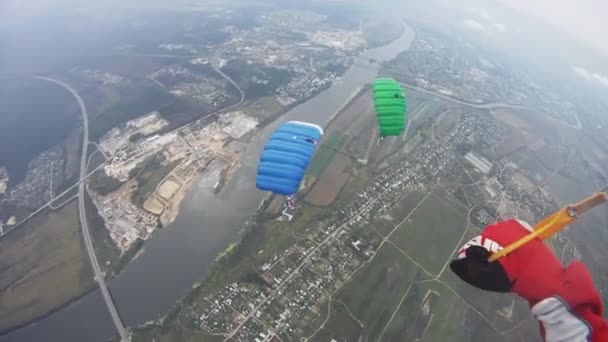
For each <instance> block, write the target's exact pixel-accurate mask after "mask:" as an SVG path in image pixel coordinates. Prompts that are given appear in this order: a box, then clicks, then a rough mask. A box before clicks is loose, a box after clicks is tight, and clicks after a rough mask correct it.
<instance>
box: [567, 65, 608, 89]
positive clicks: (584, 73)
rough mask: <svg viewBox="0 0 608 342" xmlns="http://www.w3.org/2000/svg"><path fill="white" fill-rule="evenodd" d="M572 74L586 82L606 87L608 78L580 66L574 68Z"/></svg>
mask: <svg viewBox="0 0 608 342" xmlns="http://www.w3.org/2000/svg"><path fill="white" fill-rule="evenodd" d="M574 72H576V73H577V74H578V75H579V76H580V77H582V78H584V79H585V80H587V81H593V82H598V83H599V84H601V85H603V86H604V87H608V76H605V75H602V74H599V73H597V72H591V71H589V70H587V69H586V68H583V67H580V66H577V67H574Z"/></svg>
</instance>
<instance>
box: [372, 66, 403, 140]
mask: <svg viewBox="0 0 608 342" xmlns="http://www.w3.org/2000/svg"><path fill="white" fill-rule="evenodd" d="M373 90H374V105H375V107H376V115H377V116H378V124H379V125H380V135H381V136H383V137H385V136H391V135H401V132H403V128H404V127H405V125H406V120H405V119H406V118H405V110H406V109H407V102H406V100H405V93H404V92H403V88H401V86H400V85H399V83H397V81H395V80H394V79H392V78H377V79H375V80H374V83H373Z"/></svg>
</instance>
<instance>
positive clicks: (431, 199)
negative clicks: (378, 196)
mask: <svg viewBox="0 0 608 342" xmlns="http://www.w3.org/2000/svg"><path fill="white" fill-rule="evenodd" d="M465 229H466V217H465V216H464V215H462V214H461V213H460V212H459V211H458V210H456V209H454V208H453V207H452V206H451V205H450V204H449V203H447V202H446V201H444V200H443V199H441V198H439V197H437V196H435V195H430V196H428V197H427V198H426V199H425V200H424V202H422V204H421V205H420V206H419V207H418V208H417V209H416V210H415V211H414V212H413V214H412V215H411V216H410V218H409V219H408V220H407V221H405V222H403V223H402V224H401V227H399V229H398V230H397V231H396V232H395V233H394V234H393V235H392V236H391V241H393V242H394V243H395V244H397V246H399V247H400V248H401V249H402V250H403V251H404V252H406V253H408V254H409V255H410V256H411V257H412V258H413V259H415V260H417V261H418V262H419V263H420V264H422V265H425V267H426V268H427V270H428V271H429V272H430V273H432V274H433V275H437V274H439V273H440V272H441V271H442V269H443V267H444V265H445V262H446V261H447V260H448V258H449V257H450V256H451V255H452V252H453V250H454V249H455V248H456V246H457V245H458V243H459V241H461V238H462V236H463V233H464V231H465Z"/></svg>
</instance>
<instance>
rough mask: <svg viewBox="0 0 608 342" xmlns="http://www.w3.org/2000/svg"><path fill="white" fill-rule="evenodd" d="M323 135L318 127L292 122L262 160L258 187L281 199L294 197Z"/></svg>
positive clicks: (278, 133) (277, 135)
mask: <svg viewBox="0 0 608 342" xmlns="http://www.w3.org/2000/svg"><path fill="white" fill-rule="evenodd" d="M322 135H323V129H322V128H321V127H319V126H318V125H315V124H311V123H307V122H300V121H289V122H287V123H285V124H283V125H282V126H281V127H279V128H278V129H277V130H276V131H274V132H273V133H272V134H271V135H270V138H269V139H268V142H267V143H266V145H265V146H264V151H263V152H262V154H261V156H260V162H259V164H258V173H257V176H256V180H255V184H256V187H257V188H258V189H260V190H263V191H270V192H273V193H275V194H278V195H283V196H292V195H294V194H295V193H296V192H297V191H298V189H299V187H300V183H301V182H302V178H303V177H304V173H305V172H306V168H307V167H308V164H309V163H310V160H311V158H312V155H313V154H314V152H315V148H316V145H317V142H318V141H319V140H320V139H321V136H322Z"/></svg>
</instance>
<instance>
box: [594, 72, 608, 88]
mask: <svg viewBox="0 0 608 342" xmlns="http://www.w3.org/2000/svg"><path fill="white" fill-rule="evenodd" d="M593 78H594V79H595V80H596V81H598V82H600V83H601V84H602V85H604V86H605V87H608V77H606V76H604V75H600V74H593Z"/></svg>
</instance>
